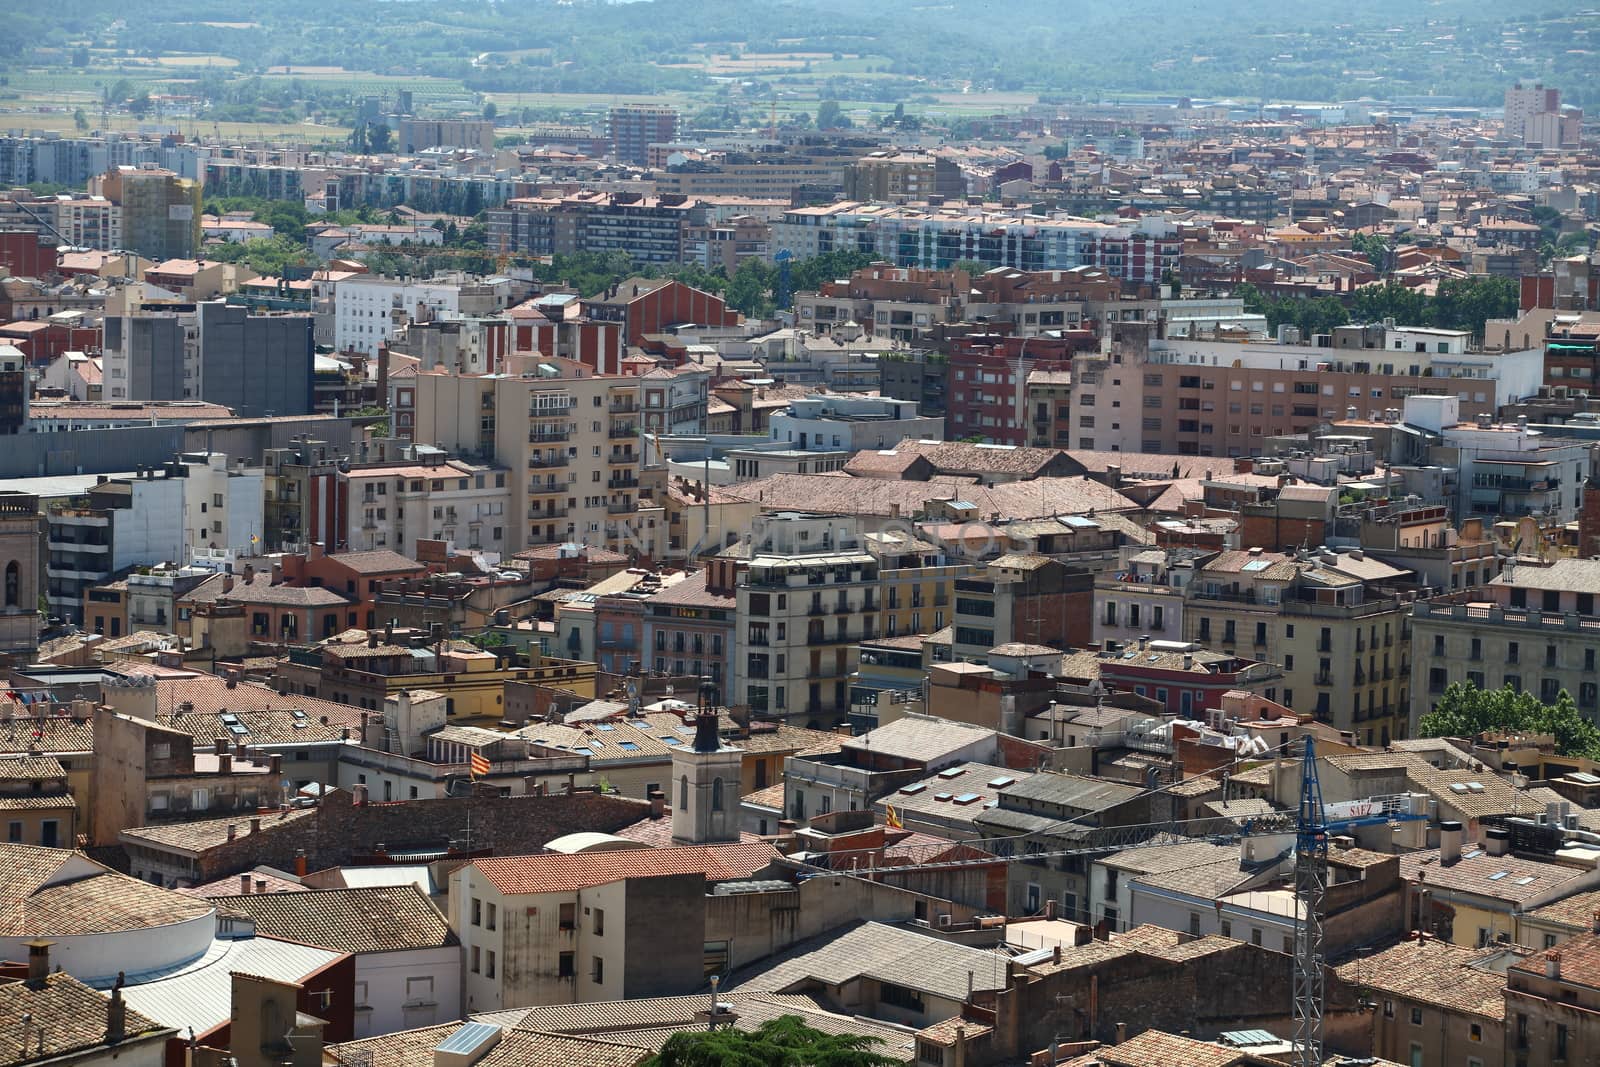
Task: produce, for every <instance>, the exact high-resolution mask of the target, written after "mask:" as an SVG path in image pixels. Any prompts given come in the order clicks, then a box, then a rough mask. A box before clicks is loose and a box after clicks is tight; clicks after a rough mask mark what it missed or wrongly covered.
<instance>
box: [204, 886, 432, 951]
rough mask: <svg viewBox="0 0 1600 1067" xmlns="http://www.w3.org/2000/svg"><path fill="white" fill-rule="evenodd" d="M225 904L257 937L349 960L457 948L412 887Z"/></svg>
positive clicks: (257, 897) (237, 899)
mask: <svg viewBox="0 0 1600 1067" xmlns="http://www.w3.org/2000/svg"><path fill="white" fill-rule="evenodd" d="M235 881H237V879H236V880H235ZM219 899H221V898H219ZM225 899H226V901H227V907H228V909H229V910H230V911H235V912H239V913H241V914H244V915H248V916H250V917H251V918H252V919H254V920H255V921H256V930H257V932H259V933H263V934H268V935H270V936H272V937H281V938H283V939H285V940H287V941H299V942H301V943H302V944H307V945H319V946H321V947H322V948H327V949H333V950H334V951H335V952H349V953H351V954H352V955H354V954H357V953H368V952H396V951H401V950H405V949H417V948H441V947H445V946H448V945H455V944H459V942H458V941H457V940H456V935H455V934H454V933H453V932H452V931H451V929H450V925H449V923H447V922H445V918H444V916H443V915H441V914H440V913H439V909H438V908H436V907H434V906H433V904H432V902H430V901H429V900H428V898H427V897H426V896H424V895H423V893H422V891H421V890H420V889H418V888H417V887H416V886H415V885H404V886H382V887H365V888H357V889H311V890H307V891H305V892H301V893H267V894H256V893H251V894H250V895H249V896H240V895H238V894H235V895H232V896H229V897H226V898H225Z"/></svg>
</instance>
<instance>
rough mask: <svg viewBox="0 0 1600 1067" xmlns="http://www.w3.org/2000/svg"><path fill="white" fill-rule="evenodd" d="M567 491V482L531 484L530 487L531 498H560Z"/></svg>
mask: <svg viewBox="0 0 1600 1067" xmlns="http://www.w3.org/2000/svg"><path fill="white" fill-rule="evenodd" d="M566 491H567V485H566V483H565V482H562V483H559V484H558V483H556V482H531V483H529V485H528V495H529V496H559V495H561V494H563V493H565V492H566Z"/></svg>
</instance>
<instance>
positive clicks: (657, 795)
mask: <svg viewBox="0 0 1600 1067" xmlns="http://www.w3.org/2000/svg"><path fill="white" fill-rule="evenodd" d="M666 813H667V798H666V795H665V794H664V793H662V792H661V790H659V789H652V790H651V791H650V817H651V818H652V819H659V818H661V817H662V816H663V815H665V814H666ZM1597 914H1600V913H1597Z"/></svg>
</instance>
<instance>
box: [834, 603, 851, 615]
mask: <svg viewBox="0 0 1600 1067" xmlns="http://www.w3.org/2000/svg"><path fill="white" fill-rule="evenodd" d="M852 610H854V609H852V608H851V607H850V602H849V601H847V600H841V601H839V603H837V604H835V605H834V606H833V613H834V614H835V615H848V614H850V612H851V611H852Z"/></svg>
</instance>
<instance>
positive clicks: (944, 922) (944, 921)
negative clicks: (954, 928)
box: [939, 911, 950, 930]
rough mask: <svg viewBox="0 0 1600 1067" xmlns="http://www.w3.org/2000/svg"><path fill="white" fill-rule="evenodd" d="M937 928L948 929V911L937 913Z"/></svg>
mask: <svg viewBox="0 0 1600 1067" xmlns="http://www.w3.org/2000/svg"><path fill="white" fill-rule="evenodd" d="M939 929H941V930H948V929H950V913H949V912H948V911H941V912H940V913H939Z"/></svg>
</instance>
